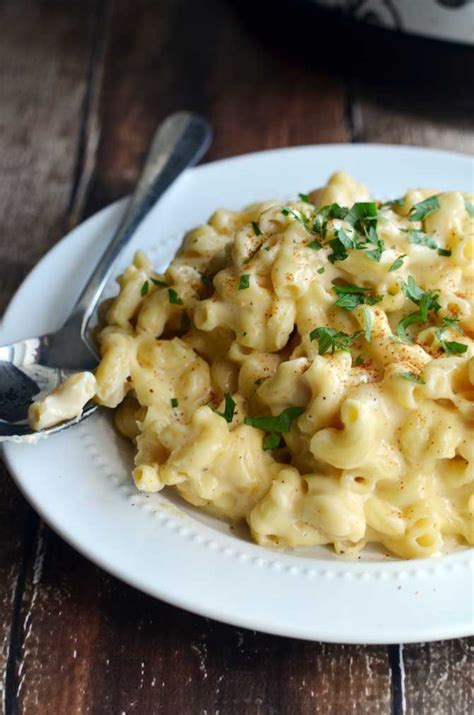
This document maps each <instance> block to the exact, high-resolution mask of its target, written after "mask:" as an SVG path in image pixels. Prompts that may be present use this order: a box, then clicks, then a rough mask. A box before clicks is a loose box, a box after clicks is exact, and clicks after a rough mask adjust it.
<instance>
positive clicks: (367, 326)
mask: <svg viewBox="0 0 474 715" xmlns="http://www.w3.org/2000/svg"><path fill="white" fill-rule="evenodd" d="M362 310H363V312H364V338H365V339H366V340H367V342H368V343H370V340H371V337H372V316H371V314H370V310H369V309H368V308H366V307H365V306H364V307H363V308H362Z"/></svg>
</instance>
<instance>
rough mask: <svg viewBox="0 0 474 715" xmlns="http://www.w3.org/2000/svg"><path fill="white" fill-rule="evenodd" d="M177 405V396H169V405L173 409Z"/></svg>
mask: <svg viewBox="0 0 474 715" xmlns="http://www.w3.org/2000/svg"><path fill="white" fill-rule="evenodd" d="M178 405H179V402H178V398H177V397H172V398H171V407H172V408H173V409H174V408H175V407H177V406H178Z"/></svg>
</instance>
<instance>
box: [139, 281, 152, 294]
mask: <svg viewBox="0 0 474 715" xmlns="http://www.w3.org/2000/svg"><path fill="white" fill-rule="evenodd" d="M149 287H150V286H149V285H148V281H145V282H144V284H143V285H142V288H141V290H140V295H141V296H142V297H143V296H145V295H146V294H147V293H148V289H149Z"/></svg>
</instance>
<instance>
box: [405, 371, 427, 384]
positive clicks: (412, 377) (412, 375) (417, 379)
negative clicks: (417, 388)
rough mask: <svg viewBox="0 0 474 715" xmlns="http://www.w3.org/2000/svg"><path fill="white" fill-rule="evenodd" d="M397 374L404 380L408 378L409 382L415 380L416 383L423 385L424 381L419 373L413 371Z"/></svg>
mask: <svg viewBox="0 0 474 715" xmlns="http://www.w3.org/2000/svg"><path fill="white" fill-rule="evenodd" d="M398 375H399V376H400V377H403V379H404V380H409V381H410V382H416V383H417V384H418V385H424V384H425V381H424V380H423V378H422V377H420V375H415V373H414V372H399V373H398Z"/></svg>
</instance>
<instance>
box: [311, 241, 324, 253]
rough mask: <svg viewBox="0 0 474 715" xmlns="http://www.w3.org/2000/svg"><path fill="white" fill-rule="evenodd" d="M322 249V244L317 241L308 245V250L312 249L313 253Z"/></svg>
mask: <svg viewBox="0 0 474 715" xmlns="http://www.w3.org/2000/svg"><path fill="white" fill-rule="evenodd" d="M322 247H323V244H322V243H320V242H319V241H311V242H310V243H308V248H312V249H313V251H320V250H321V248H322Z"/></svg>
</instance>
